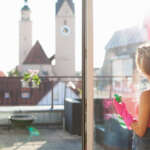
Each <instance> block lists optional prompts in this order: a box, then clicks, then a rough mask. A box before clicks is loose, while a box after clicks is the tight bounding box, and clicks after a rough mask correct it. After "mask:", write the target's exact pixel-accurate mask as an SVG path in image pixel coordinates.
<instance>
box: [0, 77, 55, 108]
mask: <svg viewBox="0 0 150 150" xmlns="http://www.w3.org/2000/svg"><path fill="white" fill-rule="evenodd" d="M55 84H56V82H55V81H49V80H48V79H46V78H44V79H42V82H41V84H40V87H39V88H22V87H21V82H20V79H19V78H15V77H1V78H0V85H1V86H0V106H12V105H16V106H17V105H22V106H25V105H26V106H30V105H34V106H35V105H37V104H38V103H39V102H40V100H41V99H42V98H43V97H44V96H45V95H46V94H47V93H48V92H49V91H50V90H51V89H52V88H53V87H54V85H55ZM6 92H8V93H9V94H10V98H7V99H6V98H5V97H4V94H5V93H6ZM22 92H29V93H30V97H29V98H22V96H21V93H22Z"/></svg>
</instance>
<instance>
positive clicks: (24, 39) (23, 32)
mask: <svg viewBox="0 0 150 150" xmlns="http://www.w3.org/2000/svg"><path fill="white" fill-rule="evenodd" d="M30 14H31V11H30V8H29V6H28V0H24V6H23V8H22V9H21V20H20V22H19V25H20V27H19V64H20V65H21V64H23V62H24V60H25V58H26V56H27V55H28V53H29V51H30V50H31V48H32V22H31V20H30Z"/></svg>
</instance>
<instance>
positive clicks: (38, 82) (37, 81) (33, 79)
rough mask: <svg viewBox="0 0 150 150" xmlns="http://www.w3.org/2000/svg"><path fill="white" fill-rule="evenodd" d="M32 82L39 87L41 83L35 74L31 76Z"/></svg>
mask: <svg viewBox="0 0 150 150" xmlns="http://www.w3.org/2000/svg"><path fill="white" fill-rule="evenodd" d="M32 81H34V82H35V83H36V85H40V83H41V80H40V78H39V76H38V75H37V74H35V75H33V76H32Z"/></svg>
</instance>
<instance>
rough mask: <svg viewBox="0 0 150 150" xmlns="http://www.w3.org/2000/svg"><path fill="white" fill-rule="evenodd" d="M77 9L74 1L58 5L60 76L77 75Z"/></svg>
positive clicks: (57, 30) (59, 2) (57, 64)
mask: <svg viewBox="0 0 150 150" xmlns="http://www.w3.org/2000/svg"><path fill="white" fill-rule="evenodd" d="M74 14H75V9H74V3H73V0H57V3H56V68H55V72H56V75H58V76H74V75H75V15H74Z"/></svg>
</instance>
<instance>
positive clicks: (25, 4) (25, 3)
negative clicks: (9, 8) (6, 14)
mask: <svg viewBox="0 0 150 150" xmlns="http://www.w3.org/2000/svg"><path fill="white" fill-rule="evenodd" d="M21 10H22V11H29V10H30V8H29V6H28V0H24V6H23V7H22V9H21Z"/></svg>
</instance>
